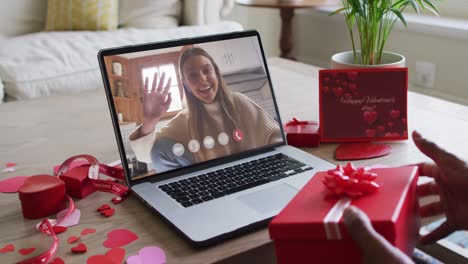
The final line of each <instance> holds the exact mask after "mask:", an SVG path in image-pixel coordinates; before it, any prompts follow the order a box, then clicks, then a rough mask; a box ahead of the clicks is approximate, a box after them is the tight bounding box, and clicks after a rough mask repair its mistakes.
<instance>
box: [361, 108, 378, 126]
mask: <svg viewBox="0 0 468 264" xmlns="http://www.w3.org/2000/svg"><path fill="white" fill-rule="evenodd" d="M362 117H363V118H364V121H366V122H367V124H369V125H372V123H374V122H375V120H377V112H376V111H365V112H364V113H363V114H362Z"/></svg>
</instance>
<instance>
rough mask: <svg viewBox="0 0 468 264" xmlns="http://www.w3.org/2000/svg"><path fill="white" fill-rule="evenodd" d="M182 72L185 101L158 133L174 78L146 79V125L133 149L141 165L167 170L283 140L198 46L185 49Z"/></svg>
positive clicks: (134, 139) (268, 119) (135, 136)
mask: <svg viewBox="0 0 468 264" xmlns="http://www.w3.org/2000/svg"><path fill="white" fill-rule="evenodd" d="M179 74H180V79H181V81H182V84H183V90H184V94H185V98H186V101H187V107H185V108H183V109H182V110H181V111H180V112H179V113H178V114H177V115H176V116H175V117H174V118H172V119H171V120H170V121H169V122H168V123H167V125H166V126H164V127H163V128H162V129H161V130H160V131H158V132H156V131H155V126H156V124H157V123H158V122H159V121H160V119H161V116H163V115H164V113H166V112H167V110H168V109H169V106H170V104H171V101H172V98H171V93H170V92H169V87H170V85H171V79H170V78H169V79H168V80H167V82H166V84H165V85H164V82H165V74H164V73H163V74H162V75H161V78H160V80H158V79H157V75H156V74H155V76H154V81H153V84H152V86H151V88H150V87H149V84H148V78H146V79H145V81H144V91H145V92H144V93H143V94H144V95H143V122H142V124H141V126H139V127H138V128H137V129H136V130H135V131H134V132H133V133H132V134H131V135H130V138H129V139H130V145H131V147H132V149H133V150H134V152H135V154H136V157H137V159H138V160H139V161H142V162H148V163H149V162H151V163H152V166H153V168H154V169H155V170H156V171H157V172H163V171H167V170H171V169H175V168H179V167H183V166H187V165H191V164H195V163H198V162H202V161H207V160H211V159H215V158H219V157H222V156H226V155H231V154H234V153H238V152H241V151H245V150H249V149H254V148H258V147H262V146H265V145H269V144H272V143H277V142H281V141H282V136H281V130H280V127H279V124H278V122H277V121H276V120H275V119H273V118H272V117H271V116H270V115H269V114H268V113H267V112H265V111H264V110H263V109H262V108H260V107H259V106H258V105H257V104H255V103H254V102H252V101H251V100H250V99H249V98H248V97H247V96H245V95H243V94H241V93H237V92H233V91H231V90H230V89H229V87H227V85H226V84H225V82H224V80H223V78H222V76H221V73H220V70H219V67H218V65H217V64H216V63H215V61H214V60H213V58H212V57H211V56H210V55H209V54H208V53H207V52H206V51H205V50H203V49H201V48H198V47H190V48H185V49H184V50H183V51H182V53H181V55H180V58H179Z"/></svg>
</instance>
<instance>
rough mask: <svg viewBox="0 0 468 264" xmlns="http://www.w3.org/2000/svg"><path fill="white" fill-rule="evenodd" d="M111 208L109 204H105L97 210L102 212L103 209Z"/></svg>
mask: <svg viewBox="0 0 468 264" xmlns="http://www.w3.org/2000/svg"><path fill="white" fill-rule="evenodd" d="M110 208H111V207H110V206H109V205H108V204H103V205H101V206H100V207H99V208H98V209H96V211H98V212H101V211H103V210H106V209H110Z"/></svg>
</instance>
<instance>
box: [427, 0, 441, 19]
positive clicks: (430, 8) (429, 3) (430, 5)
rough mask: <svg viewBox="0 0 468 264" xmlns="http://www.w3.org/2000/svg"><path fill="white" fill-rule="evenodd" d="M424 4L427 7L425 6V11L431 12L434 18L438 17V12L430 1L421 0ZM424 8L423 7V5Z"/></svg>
mask: <svg viewBox="0 0 468 264" xmlns="http://www.w3.org/2000/svg"><path fill="white" fill-rule="evenodd" d="M423 1H424V3H425V4H426V5H428V6H429V7H427V6H425V8H426V9H428V10H429V11H431V12H432V13H433V14H434V15H436V16H439V10H438V9H437V7H436V6H435V5H434V4H432V3H431V1H430V0H423ZM423 6H424V5H423Z"/></svg>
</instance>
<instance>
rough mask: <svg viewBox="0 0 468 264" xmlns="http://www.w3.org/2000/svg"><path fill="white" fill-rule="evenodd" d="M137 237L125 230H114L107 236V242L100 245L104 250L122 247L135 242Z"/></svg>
mask: <svg viewBox="0 0 468 264" xmlns="http://www.w3.org/2000/svg"><path fill="white" fill-rule="evenodd" d="M137 239H138V236H137V235H136V234H135V233H133V232H132V231H130V230H127V229H115V230H112V231H110V232H109V233H108V234H107V240H106V241H104V243H102V244H103V245H104V246H105V247H106V248H116V247H122V246H125V245H127V244H130V243H132V242H133V241H135V240H137Z"/></svg>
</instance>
